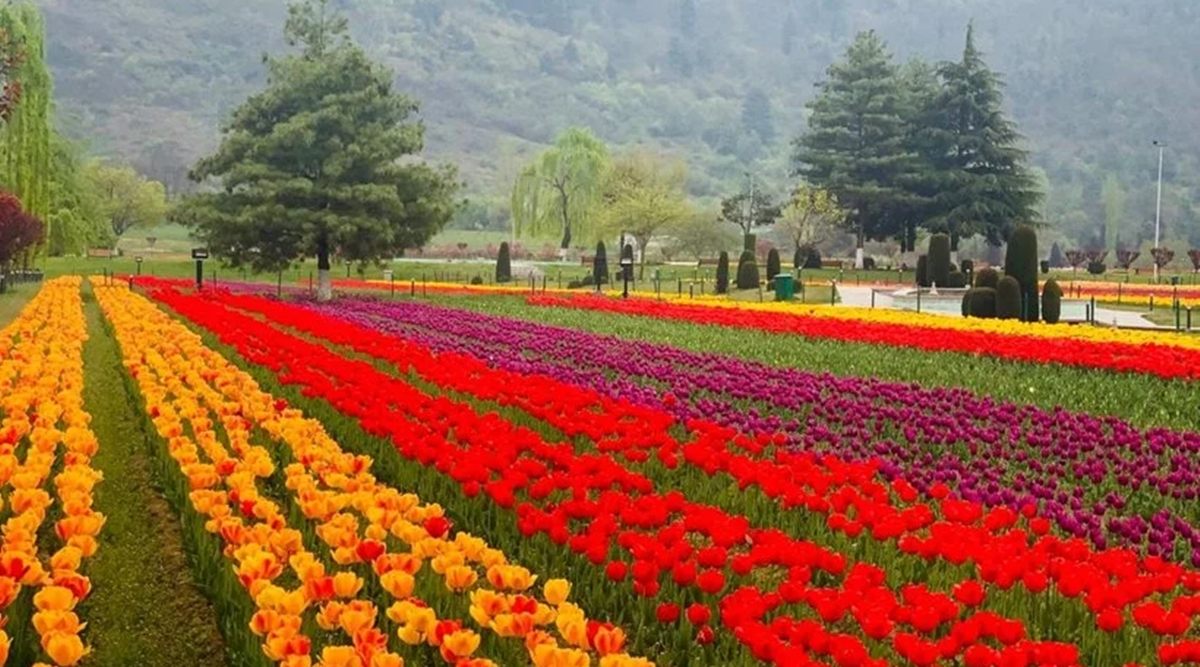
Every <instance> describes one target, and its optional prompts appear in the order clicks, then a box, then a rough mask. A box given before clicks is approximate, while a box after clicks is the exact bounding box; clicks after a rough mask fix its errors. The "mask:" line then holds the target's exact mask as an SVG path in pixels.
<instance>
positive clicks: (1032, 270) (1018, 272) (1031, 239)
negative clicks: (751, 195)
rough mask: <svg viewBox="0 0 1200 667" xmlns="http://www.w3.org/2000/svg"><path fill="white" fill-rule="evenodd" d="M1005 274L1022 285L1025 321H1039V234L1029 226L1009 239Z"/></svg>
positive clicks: (1016, 230) (1024, 226) (1005, 259)
mask: <svg viewBox="0 0 1200 667" xmlns="http://www.w3.org/2000/svg"><path fill="white" fill-rule="evenodd" d="M1004 273H1005V275H1008V276H1011V277H1013V278H1015V279H1016V281H1017V282H1018V283H1020V285H1021V299H1022V301H1023V303H1024V309H1023V311H1022V312H1024V316H1023V319H1024V320H1025V321H1027V322H1037V321H1038V315H1037V312H1038V249H1037V232H1035V231H1034V229H1033V227H1030V226H1029V225H1021V226H1020V227H1017V228H1016V229H1015V230H1014V231H1013V233H1012V236H1011V237H1010V238H1009V239H1008V252H1007V253H1005V255H1004Z"/></svg>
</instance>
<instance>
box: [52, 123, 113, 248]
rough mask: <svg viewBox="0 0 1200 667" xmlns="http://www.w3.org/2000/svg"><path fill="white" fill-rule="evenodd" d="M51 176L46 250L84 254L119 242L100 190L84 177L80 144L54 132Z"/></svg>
mask: <svg viewBox="0 0 1200 667" xmlns="http://www.w3.org/2000/svg"><path fill="white" fill-rule="evenodd" d="M51 150H52V151H53V160H52V166H51V172H50V173H51V180H50V202H51V203H50V211H51V213H50V219H49V220H47V221H46V222H47V224H46V227H47V239H46V250H47V253H48V254H49V255H50V256H52V257H57V256H61V255H67V254H81V253H83V252H84V251H85V250H86V249H88V248H93V247H103V248H111V247H113V245H114V244H115V243H116V239H115V238H114V237H113V234H112V226H111V222H110V220H109V219H107V218H106V217H105V215H104V212H103V210H102V207H101V197H100V196H99V194H100V193H98V192H96V191H94V190H93V189H92V188H91V187H89V185H88V183H87V181H86V180H85V179H84V164H83V161H82V159H81V157H80V154H81V150H80V149H79V147H78V146H76V145H74V144H72V143H71V142H69V141H67V140H66V139H63V138H62V137H61V136H57V135H56V136H54V137H53V139H52V141H51Z"/></svg>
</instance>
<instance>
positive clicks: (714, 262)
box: [697, 258, 721, 267]
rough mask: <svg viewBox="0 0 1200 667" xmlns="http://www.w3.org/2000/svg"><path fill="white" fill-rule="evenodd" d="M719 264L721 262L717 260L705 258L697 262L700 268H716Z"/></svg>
mask: <svg viewBox="0 0 1200 667" xmlns="http://www.w3.org/2000/svg"><path fill="white" fill-rule="evenodd" d="M720 263H721V260H719V259H709V258H705V259H702V260H700V261H699V262H697V266H700V267H705V266H717V265H718V264H720Z"/></svg>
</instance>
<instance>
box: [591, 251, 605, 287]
mask: <svg viewBox="0 0 1200 667" xmlns="http://www.w3.org/2000/svg"><path fill="white" fill-rule="evenodd" d="M592 275H593V276H595V279H596V284H597V285H603V284H605V283H607V282H608V249H607V248H605V247H604V241H601V242H599V243H597V244H596V256H595V257H593V258H592Z"/></svg>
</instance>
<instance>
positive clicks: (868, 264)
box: [863, 257, 875, 271]
mask: <svg viewBox="0 0 1200 667" xmlns="http://www.w3.org/2000/svg"><path fill="white" fill-rule="evenodd" d="M863 270H864V271H874V270H875V258H874V257H863Z"/></svg>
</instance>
